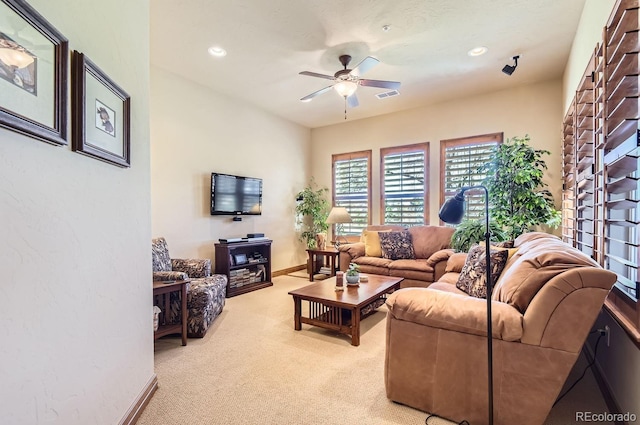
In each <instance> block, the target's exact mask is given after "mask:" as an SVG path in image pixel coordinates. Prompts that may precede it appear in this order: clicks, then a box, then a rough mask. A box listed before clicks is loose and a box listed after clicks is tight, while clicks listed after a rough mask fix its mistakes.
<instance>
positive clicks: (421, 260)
mask: <svg viewBox="0 0 640 425" xmlns="http://www.w3.org/2000/svg"><path fill="white" fill-rule="evenodd" d="M401 230H408V232H409V233H410V234H411V240H412V243H413V251H414V253H415V259H400V260H390V259H386V258H382V256H381V255H376V256H371V255H366V254H367V252H366V249H365V242H364V241H361V242H356V243H351V244H345V245H340V246H339V247H338V250H339V251H340V254H339V255H340V270H347V269H348V268H349V263H356V264H358V265H359V266H360V272H361V273H370V274H379V275H386V276H397V277H402V278H404V280H403V281H402V283H401V287H402V288H405V287H411V286H420V287H426V286H429V285H430V284H431V283H432V282H434V281H436V280H437V279H438V278H439V277H440V276H442V275H443V274H444V271H445V266H446V262H447V259H448V258H449V256H450V255H451V254H452V253H453V251H452V250H450V249H448V248H449V247H450V246H451V235H453V232H454V231H455V229H453V228H451V227H443V226H414V227H410V228H408V229H405V228H404V227H402V226H384V225H382V226H368V227H367V229H366V231H369V232H380V231H382V232H385V231H401ZM363 238H364V232H363ZM367 248H368V246H367Z"/></svg>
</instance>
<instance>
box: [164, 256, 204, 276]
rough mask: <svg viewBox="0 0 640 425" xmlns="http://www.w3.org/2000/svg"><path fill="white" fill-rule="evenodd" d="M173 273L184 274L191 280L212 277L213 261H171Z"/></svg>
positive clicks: (175, 259)
mask: <svg viewBox="0 0 640 425" xmlns="http://www.w3.org/2000/svg"><path fill="white" fill-rule="evenodd" d="M171 269H172V270H173V271H179V272H184V273H186V274H188V275H189V277H190V278H199V277H208V276H210V275H211V260H210V259H208V258H206V259H191V258H190V259H180V258H172V259H171Z"/></svg>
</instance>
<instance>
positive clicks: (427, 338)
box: [385, 232, 616, 425]
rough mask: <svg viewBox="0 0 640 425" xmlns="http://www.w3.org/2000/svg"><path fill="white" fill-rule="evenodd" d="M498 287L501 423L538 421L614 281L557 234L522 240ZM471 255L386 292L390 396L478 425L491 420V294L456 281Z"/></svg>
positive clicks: (496, 373) (496, 369)
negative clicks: (474, 292) (427, 279)
mask: <svg viewBox="0 0 640 425" xmlns="http://www.w3.org/2000/svg"><path fill="white" fill-rule="evenodd" d="M515 246H516V247H517V248H518V251H517V252H516V253H515V254H514V255H513V257H512V258H511V259H510V260H509V261H508V262H507V265H506V267H505V269H504V271H503V272H502V274H501V275H500V277H499V279H498V281H497V282H496V285H495V286H494V291H493V295H492V307H491V308H492V326H493V329H492V333H493V386H494V396H493V397H494V423H495V424H496V425H512V424H519V425H527V424H530V425H540V424H542V423H543V422H544V420H545V418H546V417H547V415H548V414H549V411H550V410H551V407H552V406H553V403H554V401H555V399H556V398H557V396H558V394H559V392H560V390H561V389H562V386H563V384H564V382H565V380H566V379H567V376H568V374H569V372H570V370H571V368H572V367H573V365H574V363H575V362H576V360H577V358H578V355H579V353H580V350H581V348H582V346H583V344H584V342H585V340H586V338H587V335H588V334H589V331H590V330H591V327H592V326H593V323H594V322H595V319H596V317H597V315H598V313H599V312H600V309H601V308H602V305H603V303H604V300H605V298H606V296H607V294H608V292H609V290H610V289H611V287H612V285H613V284H614V283H615V281H616V275H615V274H614V273H612V272H610V271H607V270H603V269H602V268H601V267H600V266H599V265H598V264H597V263H596V262H595V261H593V260H592V259H591V258H589V257H587V256H586V255H585V254H583V253H582V252H580V251H578V250H577V249H575V248H572V247H570V246H568V245H567V244H565V243H563V242H562V241H560V239H558V238H557V237H555V236H552V235H548V234H545V233H537V232H533V233H527V234H524V235H522V236H520V237H519V238H518V239H516V241H515ZM464 261H465V255H463V254H454V255H452V256H451V257H450V258H449V260H448V262H447V268H446V273H445V275H443V276H442V277H441V279H440V280H439V281H438V282H435V283H433V284H432V285H431V286H430V287H428V288H406V289H401V290H398V291H396V292H395V293H394V294H392V295H391V296H390V297H389V299H388V300H387V307H388V315H387V341H386V356H385V386H386V391H387V397H388V398H389V399H391V400H393V401H396V402H399V403H402V404H406V405H408V406H411V407H414V408H417V409H420V410H423V411H425V412H429V413H435V414H437V415H440V416H443V417H446V418H449V419H451V420H454V421H456V422H458V421H462V420H467V421H469V422H470V423H472V424H474V425H479V424H486V423H487V420H488V407H487V405H488V392H487V381H488V377H487V339H486V327H487V326H486V324H487V322H486V319H487V313H486V307H487V305H486V299H483V298H475V297H471V296H469V295H467V294H466V293H465V292H462V291H460V290H459V289H457V288H456V286H455V283H456V281H457V277H458V274H459V272H460V271H461V269H462V266H463V264H464Z"/></svg>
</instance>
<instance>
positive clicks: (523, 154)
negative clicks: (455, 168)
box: [479, 135, 561, 239]
mask: <svg viewBox="0 0 640 425" xmlns="http://www.w3.org/2000/svg"><path fill="white" fill-rule="evenodd" d="M529 140H530V139H529V135H525V136H524V137H522V138H520V137H513V138H511V139H507V141H506V142H504V143H502V144H499V145H496V147H495V149H494V151H493V153H492V154H491V158H490V160H489V162H487V163H486V164H483V165H481V166H480V167H479V171H480V172H483V173H485V175H486V178H485V179H484V181H483V185H484V186H486V188H487V189H488V190H489V205H490V207H491V218H492V219H493V220H495V221H496V223H497V224H498V225H499V226H501V227H502V228H503V229H504V231H505V232H506V235H507V238H509V239H515V238H516V237H518V236H519V235H521V234H522V233H524V232H526V231H528V230H530V229H531V228H532V227H533V226H538V225H547V226H549V227H553V228H555V227H558V225H559V224H560V220H561V214H560V211H558V210H556V209H555V207H554V204H553V195H552V194H551V192H549V190H547V189H546V186H547V184H546V183H545V182H543V180H542V178H543V176H544V171H545V170H546V169H547V165H546V163H545V162H544V160H543V159H542V156H543V155H549V154H550V152H549V151H547V150H541V149H534V148H532V147H531V146H529Z"/></svg>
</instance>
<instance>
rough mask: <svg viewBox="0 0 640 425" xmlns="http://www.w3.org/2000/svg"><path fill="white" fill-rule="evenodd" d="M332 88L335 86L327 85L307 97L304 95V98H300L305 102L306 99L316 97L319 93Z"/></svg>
mask: <svg viewBox="0 0 640 425" xmlns="http://www.w3.org/2000/svg"><path fill="white" fill-rule="evenodd" d="M332 88H333V86H327V87H325V88H323V89H320V90H318V91H314V92H313V93H311V94H308V95H306V96H305V97H303V98H302V99H300V100H301V101H303V102H304V101H305V100H311V99H313V98H314V97H316V96H317V95H319V94H322V93H325V92H328V91H329V90H331V89H332Z"/></svg>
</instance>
